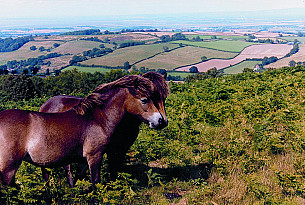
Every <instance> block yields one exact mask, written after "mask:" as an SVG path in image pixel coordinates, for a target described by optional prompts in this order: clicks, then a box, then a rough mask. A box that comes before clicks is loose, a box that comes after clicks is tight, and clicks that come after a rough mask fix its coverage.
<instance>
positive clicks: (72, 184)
mask: <svg viewBox="0 0 305 205" xmlns="http://www.w3.org/2000/svg"><path fill="white" fill-rule="evenodd" d="M64 168H65V170H66V174H67V180H68V182H69V184H70V186H71V187H72V188H73V187H74V182H73V175H72V172H71V165H70V164H69V165H67V166H64Z"/></svg>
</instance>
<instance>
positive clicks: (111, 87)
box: [73, 75, 155, 115]
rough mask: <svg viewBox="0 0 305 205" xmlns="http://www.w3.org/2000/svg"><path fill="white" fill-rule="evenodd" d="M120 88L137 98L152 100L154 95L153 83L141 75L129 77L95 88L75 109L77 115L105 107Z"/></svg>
mask: <svg viewBox="0 0 305 205" xmlns="http://www.w3.org/2000/svg"><path fill="white" fill-rule="evenodd" d="M120 88H127V89H128V90H129V92H130V94H132V95H133V96H135V97H140V96H146V97H148V98H150V97H151V96H152V95H153V93H154V88H155V87H154V85H153V83H152V81H150V80H149V79H147V78H144V77H141V76H139V75H129V76H125V77H122V78H120V79H118V80H116V81H113V82H110V83H106V84H101V85H99V86H98V87H97V88H95V89H94V90H93V91H92V93H91V94H90V95H88V96H86V97H85V98H83V99H82V100H81V101H80V102H79V104H78V105H76V106H75V107H74V108H73V109H74V110H75V111H76V113H77V114H80V115H85V114H86V113H87V111H89V110H92V109H93V108H94V107H95V106H98V107H103V105H104V104H105V103H106V102H107V101H108V100H109V98H110V97H112V96H113V92H114V91H115V90H117V89H120Z"/></svg>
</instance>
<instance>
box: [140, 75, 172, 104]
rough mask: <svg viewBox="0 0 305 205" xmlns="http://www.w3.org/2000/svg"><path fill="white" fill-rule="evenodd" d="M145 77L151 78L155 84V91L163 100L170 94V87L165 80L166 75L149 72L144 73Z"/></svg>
mask: <svg viewBox="0 0 305 205" xmlns="http://www.w3.org/2000/svg"><path fill="white" fill-rule="evenodd" d="M143 77H144V78H147V79H149V80H150V81H151V82H152V83H153V84H154V86H155V93H158V94H159V95H160V97H161V99H162V100H165V99H166V97H167V96H168V94H169V87H168V84H167V83H166V81H165V78H166V76H163V75H161V74H160V73H157V72H147V73H145V74H143Z"/></svg>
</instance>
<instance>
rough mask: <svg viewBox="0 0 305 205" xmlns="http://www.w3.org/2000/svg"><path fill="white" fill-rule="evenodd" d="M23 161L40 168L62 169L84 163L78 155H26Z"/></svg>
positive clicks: (83, 159)
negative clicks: (69, 165) (73, 164)
mask: <svg viewBox="0 0 305 205" xmlns="http://www.w3.org/2000/svg"><path fill="white" fill-rule="evenodd" d="M24 161H26V162H29V163H31V164H34V165H36V166H41V167H62V166H65V165H68V164H71V163H76V162H82V163H83V162H85V161H86V160H85V158H83V157H81V156H80V155H56V156H54V155H53V156H50V155H39V156H38V155H35V154H34V155H31V154H27V155H26V156H25V158H24Z"/></svg>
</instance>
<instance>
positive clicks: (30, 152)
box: [0, 76, 167, 187]
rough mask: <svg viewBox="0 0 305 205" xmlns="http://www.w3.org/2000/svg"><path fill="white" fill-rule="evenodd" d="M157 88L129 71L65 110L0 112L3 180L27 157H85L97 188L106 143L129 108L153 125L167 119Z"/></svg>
mask: <svg viewBox="0 0 305 205" xmlns="http://www.w3.org/2000/svg"><path fill="white" fill-rule="evenodd" d="M154 89H155V88H154V85H153V84H152V82H151V81H150V80H148V79H146V78H143V77H140V76H127V77H123V78H121V79H119V80H117V81H114V82H113V83H111V84H107V85H106V86H104V87H102V88H100V92H99V93H97V92H95V93H92V94H90V95H88V96H87V97H85V98H83V99H82V100H81V101H80V102H79V104H78V105H77V106H75V107H74V108H73V109H70V110H68V111H66V112H62V113H41V112H33V111H24V110H5V111H3V112H0V175H1V178H0V179H1V183H2V184H5V185H11V184H13V183H14V178H15V173H16V171H17V169H18V168H19V166H20V164H21V163H22V161H23V160H25V161H28V162H30V163H32V164H34V165H38V166H41V167H59V166H65V165H68V164H70V163H79V162H80V163H84V162H86V163H87V164H88V166H89V170H90V175H91V181H92V185H93V187H94V185H95V184H96V183H97V182H99V179H100V163H101V158H102V155H103V154H104V152H105V147H106V146H107V144H108V143H109V141H110V137H111V135H112V134H113V132H114V129H115V127H116V126H117V125H118V124H119V122H120V121H121V119H122V117H123V116H124V115H125V113H130V114H132V115H135V116H137V117H138V119H140V120H141V121H143V122H146V123H148V124H149V125H150V127H151V128H162V127H164V126H165V124H167V123H166V121H165V119H164V118H163V116H162V115H161V114H160V112H159V110H158V109H157V108H156V106H155V105H154V102H153V101H152V100H151V99H152V98H153V95H154Z"/></svg>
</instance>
